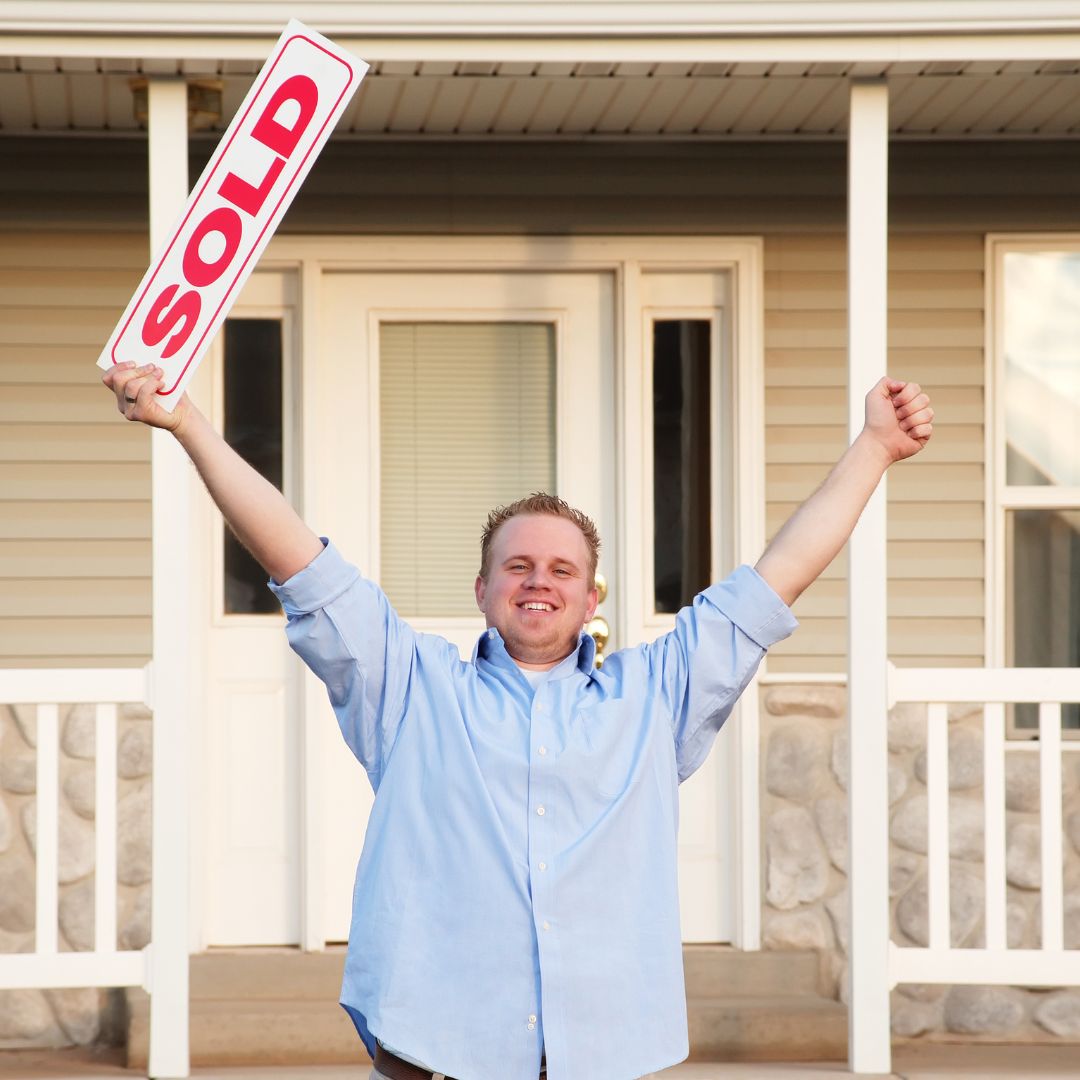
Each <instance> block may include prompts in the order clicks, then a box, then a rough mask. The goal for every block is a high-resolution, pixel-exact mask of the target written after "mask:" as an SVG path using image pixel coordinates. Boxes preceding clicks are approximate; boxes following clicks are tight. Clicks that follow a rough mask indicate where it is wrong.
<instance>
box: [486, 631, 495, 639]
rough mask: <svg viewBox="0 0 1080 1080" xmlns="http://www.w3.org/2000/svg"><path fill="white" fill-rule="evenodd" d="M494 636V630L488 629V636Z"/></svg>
mask: <svg viewBox="0 0 1080 1080" xmlns="http://www.w3.org/2000/svg"><path fill="white" fill-rule="evenodd" d="M494 636H495V631H494V630H489V631H488V637H489V638H493V637H494Z"/></svg>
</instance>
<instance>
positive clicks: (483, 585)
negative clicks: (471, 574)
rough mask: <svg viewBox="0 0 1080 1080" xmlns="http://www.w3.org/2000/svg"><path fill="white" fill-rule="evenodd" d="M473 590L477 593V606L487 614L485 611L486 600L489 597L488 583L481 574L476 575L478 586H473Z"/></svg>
mask: <svg viewBox="0 0 1080 1080" xmlns="http://www.w3.org/2000/svg"><path fill="white" fill-rule="evenodd" d="M473 589H474V591H475V592H476V606H477V607H478V608H479V609H480V610H481V611H484V613H485V614H487V612H486V611H485V609H484V598H485V596H486V595H487V582H486V581H485V580H484V579H483V577H481V576H480V574H477V575H476V584H475V585H474V586H473Z"/></svg>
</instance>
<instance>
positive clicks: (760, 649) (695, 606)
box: [649, 566, 798, 781]
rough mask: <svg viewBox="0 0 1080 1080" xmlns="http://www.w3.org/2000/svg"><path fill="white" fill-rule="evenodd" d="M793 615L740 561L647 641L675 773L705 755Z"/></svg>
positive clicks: (683, 773) (687, 770)
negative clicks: (667, 715) (669, 727)
mask: <svg viewBox="0 0 1080 1080" xmlns="http://www.w3.org/2000/svg"><path fill="white" fill-rule="evenodd" d="M797 626H798V622H797V621H796V619H795V616H794V615H792V614H791V610H790V608H789V607H788V606H787V604H785V603H784V601H783V600H781V599H780V597H779V596H777V595H776V593H775V592H773V590H772V589H771V588H770V587H769V585H768V584H767V583H766V582H765V580H764V579H763V578H762V577H761V575H760V574H758V573H757V571H756V570H754V569H752V568H751V567H749V566H740V567H739V568H738V569H737V570H736V571H735V572H734V573H733V574H731V576H730V577H728V578H727V579H725V580H724V581H721V582H719V583H718V584H716V585H712V586H710V587H709V588H708V589H705V590H704V591H703V592H701V593H699V594H698V595H697V596H696V597H694V602H693V603H692V604H691V605H689V606H688V607H685V608H683V609H682V611H680V612H679V614H678V615H677V616H676V619H675V629H674V630H672V631H671V632H670V633H668V634H665V635H664V636H663V637H662V638H659V639H658V640H657V641H656V642H654V644H653V645H652V646H650V649H649V652H650V653H651V662H652V665H653V675H654V678H657V679H658V680H659V684H660V686H661V687H662V693H663V696H664V699H665V706H666V707H667V708H668V709H670V712H671V717H672V723H673V728H674V731H673V734H674V736H675V756H676V763H677V766H678V772H679V780H680V781H683V780H685V779H686V778H687V777H689V776H690V775H691V774H692V773H693V772H695V771H696V770H697V769H698V768H699V767H700V766H701V764H702V762H703V761H704V760H705V758H706V757H707V756H708V753H709V750H710V749H711V748H712V744H713V741H714V740H715V739H716V735H717V732H719V730H720V728H721V727H722V726H723V723H724V721H725V720H726V719H727V718H728V716H729V715H730V714H731V710H732V708H733V707H734V705H735V702H736V701H737V700H738V698H739V695H740V694H741V693H742V692H743V690H744V689H745V688H746V685H747V683H749V682H750V680H751V679H752V678H753V677H754V672H755V671H757V668H758V664H760V663H761V658H762V657H763V656H764V655H765V651H766V650H767V649H768V648H769V647H770V646H772V645H774V644H776V642H778V641H782V640H783V639H784V638H786V637H787V636H788V635H789V634H790V633H792V631H794V630H795V628H796V627H797Z"/></svg>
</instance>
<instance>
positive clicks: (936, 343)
mask: <svg viewBox="0 0 1080 1080" xmlns="http://www.w3.org/2000/svg"><path fill="white" fill-rule="evenodd" d="M888 331H889V333H888V344H889V348H902V349H914V348H978V347H980V346H981V345H982V341H983V318H982V313H981V312H968V311H961V310H956V309H948V310H941V311H923V312H914V311H900V312H891V313H890V315H889V327H888ZM765 334H766V340H767V342H768V344H769V346H770V347H773V348H788V349H790V348H798V347H800V346H803V345H805V346H808V347H810V348H816V349H846V348H847V313H846V312H845V311H832V310H829V311H767V312H766V314H765Z"/></svg>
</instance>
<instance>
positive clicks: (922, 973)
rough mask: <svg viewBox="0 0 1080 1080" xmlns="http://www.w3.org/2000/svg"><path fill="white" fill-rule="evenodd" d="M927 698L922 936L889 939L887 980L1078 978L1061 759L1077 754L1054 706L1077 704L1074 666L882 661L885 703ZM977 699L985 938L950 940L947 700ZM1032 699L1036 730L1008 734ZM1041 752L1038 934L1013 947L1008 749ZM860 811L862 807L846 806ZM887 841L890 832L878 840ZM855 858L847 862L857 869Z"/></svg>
mask: <svg viewBox="0 0 1080 1080" xmlns="http://www.w3.org/2000/svg"><path fill="white" fill-rule="evenodd" d="M898 702H920V703H926V704H927V777H926V787H927V808H928V813H927V817H928V820H929V836H928V849H927V885H928V893H929V944H928V946H927V947H926V948H914V947H909V946H900V945H897V944H895V943H891V944H890V948H889V960H888V974H889V986H890V988H891V987H893V986H896V984H897V983H903V982H919V983H988V984H1002V985H1016V986H1024V985H1027V986H1071V985H1080V949H1066V948H1065V945H1064V910H1063V889H1064V873H1063V870H1064V855H1063V848H1062V797H1061V796H1062V780H1061V777H1062V757H1063V754H1064V753H1068V752H1070V751H1072V752H1080V741H1075V742H1074V741H1071V740H1070V741H1063V740H1062V737H1061V706H1062V705H1063V704H1066V703H1075V702H1080V671H1077V670H1074V669H1071V668H1008V669H1006V668H987V669H981V668H959V669H942V668H896V667H893V666H892V665H890V668H889V705H890V706H892V705H894V704H896V703H898ZM962 703H981V704H983V706H984V711H983V755H984V757H983V812H984V815H985V817H984V831H985V852H984V860H985V861H984V867H985V905H986V909H985V931H986V933H985V945H984V946H983V947H982V948H953V947H952V944H951V938H950V911H949V761H948V748H949V742H948V738H949V733H948V725H949V705H950V704H962ZM1020 703H1033V704H1037V705H1038V706H1039V738H1038V741H1037V742H1036V741H1034V740H1023V741H1021V740H1015V739H1013V740H1010V739H1007V738H1006V736H1005V707H1006V705H1010V704H1020ZM1007 753H1037V754H1038V755H1039V765H1040V769H1039V775H1040V786H1039V791H1040V794H1039V797H1040V808H1039V826H1040V829H1041V855H1042V867H1041V872H1042V882H1041V885H1042V894H1041V901H1042V942H1041V945H1040V947H1039V948H1037V949H1010V948H1009V947H1008V942H1007V934H1006V877H1005V755H1006V754H1007ZM851 812H852V813H853V814H857V813H858V812H859V808H858V807H857V806H852V808H851ZM885 842H886V843H887V840H886V841H885ZM858 868H859V859H858V858H853V859H852V860H851V873H852V874H853V875H854V874H857V873H858Z"/></svg>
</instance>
